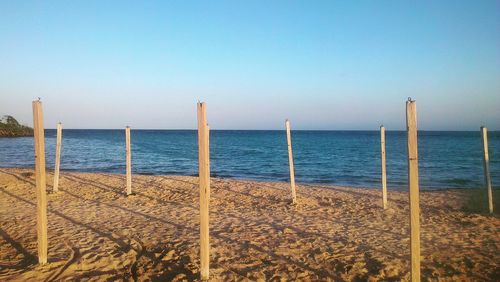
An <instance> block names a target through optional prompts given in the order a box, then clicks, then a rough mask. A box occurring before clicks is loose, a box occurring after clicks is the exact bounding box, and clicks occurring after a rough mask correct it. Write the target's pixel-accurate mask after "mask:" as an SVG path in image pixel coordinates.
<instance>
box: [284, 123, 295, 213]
mask: <svg viewBox="0 0 500 282" xmlns="http://www.w3.org/2000/svg"><path fill="white" fill-rule="evenodd" d="M285 128H286V141H287V144H288V164H289V165H290V187H291V189H292V204H296V203H297V194H296V192H295V172H294V169H293V153H292V135H291V133H290V121H289V120H288V119H287V120H285Z"/></svg>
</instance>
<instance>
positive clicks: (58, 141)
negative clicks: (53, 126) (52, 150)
mask: <svg viewBox="0 0 500 282" xmlns="http://www.w3.org/2000/svg"><path fill="white" fill-rule="evenodd" d="M61 140H62V123H60V122H59V123H58V124H57V136H56V165H55V167H54V188H52V191H53V192H57V191H59V167H60V165H61Z"/></svg>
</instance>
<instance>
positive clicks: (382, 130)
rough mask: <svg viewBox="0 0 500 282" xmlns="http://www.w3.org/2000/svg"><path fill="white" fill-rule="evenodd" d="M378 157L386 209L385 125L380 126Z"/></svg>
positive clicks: (385, 207) (383, 200) (383, 201)
mask: <svg viewBox="0 0 500 282" xmlns="http://www.w3.org/2000/svg"><path fill="white" fill-rule="evenodd" d="M380 158H381V160H382V161H381V166H382V203H383V205H384V209H387V176H386V168H385V127H384V126H383V125H382V126H380Z"/></svg>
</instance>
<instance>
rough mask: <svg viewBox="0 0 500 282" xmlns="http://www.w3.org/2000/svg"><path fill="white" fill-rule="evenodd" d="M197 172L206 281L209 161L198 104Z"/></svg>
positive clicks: (206, 132) (206, 131)
mask: <svg viewBox="0 0 500 282" xmlns="http://www.w3.org/2000/svg"><path fill="white" fill-rule="evenodd" d="M197 108H198V109H197V110H198V170H199V185H200V276H201V280H208V278H209V273H210V241H209V204H210V160H209V152H210V148H209V139H208V135H209V129H208V124H207V107H206V104H205V103H200V102H198V105H197Z"/></svg>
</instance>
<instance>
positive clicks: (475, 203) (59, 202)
mask: <svg viewBox="0 0 500 282" xmlns="http://www.w3.org/2000/svg"><path fill="white" fill-rule="evenodd" d="M52 181H53V180H52V173H49V174H48V176H47V184H48V185H47V190H49V192H50V190H51V188H52ZM34 183H35V180H34V174H33V170H29V169H5V168H3V169H0V228H1V229H0V235H1V236H0V280H1V281H8V280H19V281H26V280H30V279H32V280H40V281H41V280H45V281H50V280H90V281H103V280H131V281H132V280H138V281H147V280H153V281H155V280H160V281H184V280H198V279H199V202H198V200H199V198H198V197H199V190H198V184H197V183H198V178H197V177H186V176H142V175H141V176H139V175H134V177H133V186H132V190H133V192H134V193H135V195H133V196H129V197H126V196H124V191H125V176H124V175H116V174H101V173H99V174H97V173H92V174H89V173H69V172H62V173H61V179H60V190H61V191H60V192H58V193H49V194H48V223H49V224H48V236H49V239H48V240H49V249H48V261H49V263H48V264H46V265H43V266H40V265H38V264H37V244H36V193H35V189H34ZM289 189H290V188H289V185H288V184H287V183H265V182H254V181H239V180H232V179H220V178H212V191H211V196H212V198H211V206H210V244H211V250H210V275H211V280H213V281H294V280H301V281H378V280H384V281H400V280H409V278H410V273H409V271H410V264H409V262H410V260H409V259H410V253H409V244H410V240H409V236H410V235H409V209H408V194H407V193H406V192H394V191H391V190H390V187H389V197H388V199H389V208H388V209H387V210H385V211H384V210H383V209H382V208H381V205H382V202H381V192H380V190H379V189H360V188H345V187H318V186H315V187H313V186H304V185H298V186H297V192H298V194H297V200H298V204H297V205H296V206H292V205H290V202H291V200H290V190H289ZM493 192H494V194H495V195H496V209H497V211H498V209H500V205H499V201H498V194H499V193H500V191H499V190H495V191H493ZM485 195H486V191H485V190H479V189H478V190H475V191H473V190H457V189H455V190H442V191H437V192H433V191H429V192H421V198H420V203H421V248H422V252H421V258H422V263H421V264H422V265H421V267H422V268H421V272H422V280H423V281H426V280H443V281H452V280H453V281H456V280H467V281H471V280H474V281H494V280H497V281H498V279H500V266H499V265H500V251H499V247H500V218H499V216H498V213H496V214H495V215H494V216H490V215H488V214H487V213H486V211H487V206H486V203H487V202H486V198H485V197H486V196H485Z"/></svg>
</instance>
